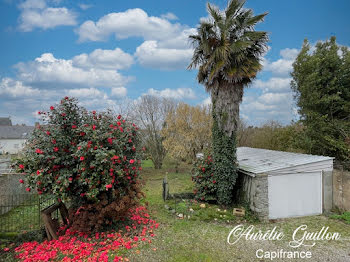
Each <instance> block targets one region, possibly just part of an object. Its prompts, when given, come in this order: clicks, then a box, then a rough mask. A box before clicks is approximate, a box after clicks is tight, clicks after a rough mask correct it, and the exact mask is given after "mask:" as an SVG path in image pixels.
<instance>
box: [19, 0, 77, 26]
mask: <svg viewBox="0 0 350 262" xmlns="http://www.w3.org/2000/svg"><path fill="white" fill-rule="evenodd" d="M19 8H20V10H21V14H20V16H19V23H20V24H19V29H20V30H21V31H24V32H29V31H32V30H34V29H35V28H40V29H44V30H45V29H49V28H54V27H57V26H73V25H76V24H77V21H76V17H77V15H76V14H75V13H74V12H73V11H71V10H69V9H67V8H66V7H48V6H47V3H46V1H44V0H26V1H24V2H22V3H21V4H20V5H19Z"/></svg>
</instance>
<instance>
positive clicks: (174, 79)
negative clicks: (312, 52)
mask: <svg viewBox="0 0 350 262" xmlns="http://www.w3.org/2000/svg"><path fill="white" fill-rule="evenodd" d="M206 3H207V1H203V0H191V1H188V0H176V1H168V0H163V1H156V0H147V1H144V0H143V1H141V0H129V1H122V0H110V1H107V0H98V1H92V0H91V1H89V0H86V1H85V0H75V1H68V0H20V1H19V0H18V1H17V0H0V117H7V116H10V117H11V119H12V122H13V123H14V124H27V125H30V124H33V123H34V122H35V121H37V112H38V111H40V110H45V109H47V108H48V107H49V106H50V105H51V104H55V103H57V102H58V101H59V100H60V99H61V98H62V97H64V96H73V97H77V98H78V99H79V101H80V103H81V104H82V105H83V106H85V107H86V108H88V109H90V110H105V109H106V108H112V109H116V110H118V108H120V107H121V106H123V104H125V103H127V102H130V101H135V100H137V99H138V98H139V97H140V96H142V95H146V94H150V95H156V96H161V97H167V98H174V99H176V100H178V101H183V102H186V103H189V104H191V105H205V104H208V103H210V98H209V94H208V93H206V92H205V89H204V87H203V86H202V85H200V84H198V83H197V81H196V73H197V72H196V70H191V71H188V70H187V69H186V68H187V65H188V64H189V61H190V60H191V56H192V52H193V49H192V46H191V45H190V43H189V41H188V36H189V35H191V34H195V33H196V28H197V26H198V24H199V22H200V19H201V18H205V17H207V16H208V14H207V11H206ZM211 3H213V4H215V5H217V6H218V7H219V8H221V9H223V8H225V7H226V5H227V1H224V0H216V1H215V0H213V1H211ZM245 6H246V7H247V8H251V9H253V11H254V14H260V13H263V12H268V15H267V16H266V19H265V21H264V22H263V23H260V24H259V25H258V26H257V27H256V29H257V30H264V31H267V32H268V33H269V38H270V40H269V43H268V46H269V51H268V52H267V53H266V55H265V56H264V57H262V63H263V65H264V67H263V70H262V71H261V72H260V73H259V74H258V76H257V79H256V80H255V81H254V82H253V83H252V84H251V85H250V86H249V87H247V88H246V89H245V93H244V97H243V102H242V104H241V112H240V115H241V118H243V119H244V121H245V122H246V123H248V124H250V125H261V124H263V123H266V122H267V121H270V120H275V121H279V122H280V123H282V124H288V123H290V122H291V121H293V120H297V119H298V115H297V109H296V106H295V103H294V101H293V94H292V91H291V89H290V81H291V77H290V72H291V70H292V63H293V61H294V59H295V57H296V56H297V54H298V52H299V50H300V48H301V46H302V43H303V40H304V39H305V38H307V39H308V40H309V41H310V43H311V44H313V45H314V44H315V43H317V42H318V41H325V40H327V39H329V38H330V37H331V36H336V38H337V43H338V44H340V45H344V46H350V23H349V22H350V18H349V16H348V10H350V1H348V0H336V1H334V0H333V1H332V0H308V1H305V0H293V1H287V0H284V1H281V0H264V1H261V0H247V1H246V5H245Z"/></svg>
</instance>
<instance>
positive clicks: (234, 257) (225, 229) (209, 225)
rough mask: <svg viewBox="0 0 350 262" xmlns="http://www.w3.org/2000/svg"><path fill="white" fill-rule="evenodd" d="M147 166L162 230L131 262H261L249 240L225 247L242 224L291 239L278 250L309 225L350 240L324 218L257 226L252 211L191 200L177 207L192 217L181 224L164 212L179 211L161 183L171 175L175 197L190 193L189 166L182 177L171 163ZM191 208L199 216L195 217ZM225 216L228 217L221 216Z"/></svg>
mask: <svg viewBox="0 0 350 262" xmlns="http://www.w3.org/2000/svg"><path fill="white" fill-rule="evenodd" d="M142 165H143V179H144V181H145V187H144V191H145V193H146V195H147V202H148V208H149V210H150V213H151V216H152V217H153V218H154V219H155V220H157V222H159V223H160V227H159V229H158V230H157V231H156V237H155V239H154V241H153V242H152V244H150V247H149V246H146V247H144V248H142V249H141V250H140V252H133V251H132V252H130V254H129V257H130V260H131V261H136V262H137V261H170V262H177V261H178V262H182V261H187V262H191V261H193V262H197V261H203V262H207V261H208V262H210V261H218V262H220V261H258V259H257V258H256V257H255V252H256V250H257V249H259V248H260V247H261V246H259V245H260V244H255V242H254V241H250V242H249V241H245V240H241V241H239V243H238V244H237V245H228V244H227V243H226V239H227V235H228V233H229V232H230V231H231V230H232V228H233V227H234V226H235V225H237V224H243V225H245V226H249V225H251V224H252V225H255V226H256V228H257V229H261V230H266V229H270V230H271V229H272V228H273V227H275V226H277V227H278V228H279V230H280V231H283V232H284V233H285V235H286V236H288V237H286V239H285V240H283V241H281V242H278V243H276V242H274V243H271V245H273V246H274V247H275V248H284V249H287V247H288V242H289V241H290V240H291V235H292V234H293V231H294V230H295V229H296V228H297V227H298V226H300V225H302V224H306V225H307V226H308V230H309V231H310V232H311V231H319V230H320V229H321V228H322V226H329V228H330V229H329V230H330V231H332V232H341V234H342V237H343V238H350V226H348V225H346V224H344V223H342V222H340V221H337V220H333V219H329V218H327V217H325V216H312V217H303V218H291V219H283V220H277V221H273V222H257V221H256V218H255V217H254V216H253V215H252V214H251V213H249V212H248V215H247V216H246V217H244V218H238V217H234V216H233V215H232V208H230V209H226V212H224V209H223V208H222V207H219V206H216V205H211V204H210V205H208V204H206V208H201V207H200V206H199V203H193V202H191V201H188V200H185V201H183V200H180V201H179V202H177V204H176V211H177V212H176V213H180V212H181V213H183V214H184V215H186V216H188V215H190V219H188V218H185V219H180V218H178V217H177V216H176V215H175V214H173V213H171V212H170V211H169V210H167V209H166V208H165V207H164V206H165V204H167V205H168V206H169V207H171V208H175V202H174V200H171V201H167V202H166V203H164V201H163V200H162V180H163V178H164V176H165V175H167V178H168V183H169V188H170V194H173V193H181V192H188V191H191V190H192V182H191V176H190V173H189V170H190V166H188V165H186V164H182V165H181V166H180V168H179V170H180V171H179V173H175V168H174V167H173V166H172V165H170V164H169V163H167V162H166V163H165V165H164V166H163V169H162V170H155V169H154V168H153V166H152V164H151V163H150V161H148V160H147V161H143V163H142ZM190 208H192V209H193V210H194V212H191V211H190ZM218 209H220V210H218ZM223 215H226V216H227V217H225V218H224V217H220V216H223ZM227 220H228V221H229V222H227ZM348 243H349V242H348V241H338V242H336V241H333V242H329V241H320V242H318V243H317V247H315V248H321V249H322V247H323V246H327V247H329V246H331V247H334V248H340V249H346V248H348ZM261 244H262V245H263V243H261ZM275 245H276V246H275ZM270 250H271V248H270ZM318 252H322V251H318ZM320 259H321V260H319V261H322V259H323V258H322V257H321V258H320ZM315 261H317V260H315ZM334 261H337V260H334ZM339 261H342V260H339Z"/></svg>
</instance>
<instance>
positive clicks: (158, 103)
mask: <svg viewBox="0 0 350 262" xmlns="http://www.w3.org/2000/svg"><path fill="white" fill-rule="evenodd" d="M175 108H176V102H175V101H174V100H171V99H166V98H160V97H156V96H151V95H145V96H142V97H141V98H140V100H138V101H136V102H135V104H134V107H133V117H132V119H133V120H134V121H135V122H136V123H137V124H138V126H139V127H140V129H141V133H142V134H141V139H142V142H143V144H144V145H145V147H146V149H147V152H148V153H149V155H150V157H151V159H152V162H153V164H154V167H155V168H156V169H161V168H162V165H163V160H164V157H165V155H166V150H165V148H164V147H163V143H162V142H163V137H162V135H161V130H162V128H163V126H164V123H165V119H166V116H167V114H168V113H169V112H170V111H172V110H175Z"/></svg>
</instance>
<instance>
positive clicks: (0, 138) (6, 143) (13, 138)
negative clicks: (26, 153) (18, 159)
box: [0, 117, 34, 154]
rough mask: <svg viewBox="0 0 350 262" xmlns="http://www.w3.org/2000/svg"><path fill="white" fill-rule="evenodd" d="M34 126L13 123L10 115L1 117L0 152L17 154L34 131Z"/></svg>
mask: <svg viewBox="0 0 350 262" xmlns="http://www.w3.org/2000/svg"><path fill="white" fill-rule="evenodd" d="M33 130H34V127H33V126H20V125H14V126H13V125H12V122H11V119H10V118H9V117H1V118H0V154H17V153H18V152H19V151H21V150H22V149H23V146H24V143H25V142H26V141H27V139H28V137H29V136H30V134H31V133H32V132H33Z"/></svg>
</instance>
